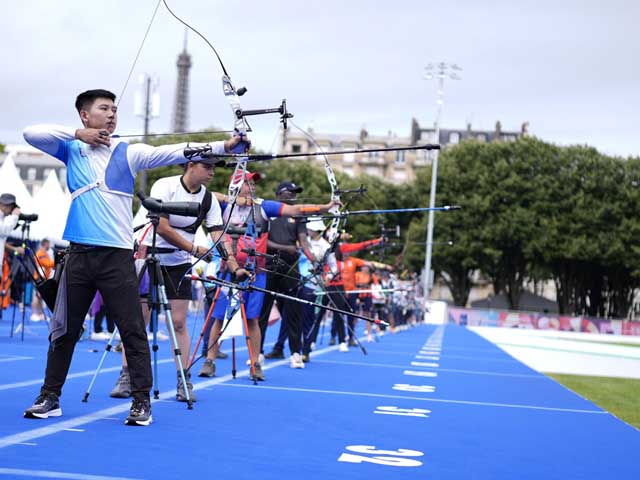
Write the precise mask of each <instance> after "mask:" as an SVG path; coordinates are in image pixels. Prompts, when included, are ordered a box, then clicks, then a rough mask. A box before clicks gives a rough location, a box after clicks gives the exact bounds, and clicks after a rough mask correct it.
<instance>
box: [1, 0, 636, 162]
mask: <svg viewBox="0 0 640 480" xmlns="http://www.w3.org/2000/svg"><path fill="white" fill-rule="evenodd" d="M156 2H157V0H135V1H132V0H128V1H124V0H103V1H101V2H98V1H87V0H57V1H55V2H52V1H49V0H46V1H45V0H20V1H11V2H9V1H5V2H3V13H2V17H3V21H2V35H3V40H2V42H1V43H0V58H2V61H3V73H2V76H1V77H0V82H1V84H0V91H1V92H2V93H1V95H2V100H3V101H2V105H1V107H0V142H2V143H16V142H22V134H21V132H22V129H23V128H24V127H25V126H26V125H29V124H32V123H41V122H47V123H59V124H65V125H78V118H77V115H76V112H75V110H74V108H73V103H74V99H75V96H76V95H77V93H79V92H80V91H83V90H86V89H89V88H106V89H109V90H112V91H114V92H115V93H116V94H120V92H121V90H122V88H123V86H124V82H125V79H126V77H127V74H128V72H129V69H130V68H131V65H132V63H133V58H134V56H135V53H136V51H137V49H138V47H139V45H140V42H141V40H142V37H143V35H144V31H145V29H146V27H147V24H148V22H149V20H150V18H151V15H152V13H153V10H154V8H155V5H156ZM169 5H170V6H171V7H172V8H173V10H174V11H175V12H176V13H177V14H178V15H179V16H182V17H183V19H185V20H186V21H187V22H188V23H190V24H191V25H192V26H194V27H195V28H197V29H199V30H200V31H201V32H202V33H203V34H204V35H205V36H206V37H207V38H208V39H209V41H210V42H211V43H213V45H214V46H215V47H216V48H217V49H218V52H219V54H220V56H221V57H222V60H223V62H225V65H226V67H227V70H228V71H229V74H230V76H231V78H232V80H233V82H234V83H235V84H236V87H240V86H246V87H247V89H248V93H247V94H246V95H245V96H244V97H243V98H242V104H243V107H244V108H263V107H273V106H276V105H278V104H279V103H280V101H281V100H282V98H286V99H287V103H288V105H289V108H290V110H291V111H292V112H293V113H294V114H295V119H294V120H295V121H296V122H297V123H298V124H299V125H300V126H302V127H305V128H306V127H307V126H309V125H313V127H314V129H315V131H316V132H320V133H342V134H357V133H358V131H359V130H360V128H361V127H363V126H364V127H366V128H367V129H368V130H369V132H370V133H372V134H386V133H387V132H388V131H389V130H391V131H393V132H395V133H397V134H398V135H401V136H406V135H408V134H409V131H410V125H411V118H412V117H415V118H417V119H418V121H419V122H420V123H421V124H423V125H425V126H428V125H432V124H433V121H434V117H435V112H436V105H435V100H436V84H435V82H434V81H433V80H425V79H424V67H425V65H427V64H428V63H435V62H440V61H445V62H450V63H456V64H458V65H460V67H462V68H463V71H462V72H461V73H460V76H461V77H462V79H461V80H459V81H448V82H447V83H446V85H445V91H446V96H445V104H444V108H443V117H442V122H441V125H442V126H443V127H448V128H461V127H464V126H465V125H466V123H468V122H470V123H472V125H473V127H474V128H478V129H493V128H494V126H495V122H496V120H500V121H501V122H502V127H503V130H519V129H520V126H521V124H522V122H524V121H528V122H530V131H531V133H532V134H534V135H536V136H538V137H540V138H542V139H544V140H547V141H551V142H555V143H558V144H562V145H567V144H576V143H579V144H589V145H592V146H594V147H596V148H598V149H599V150H600V151H602V152H604V153H608V154H615V155H622V156H629V155H633V156H637V155H640V135H639V134H638V128H639V126H640V88H639V87H640V62H639V60H638V59H639V58H640V48H639V46H640V45H639V44H640V31H639V30H638V24H640V2H635V1H630V0H609V1H607V2H602V1H594V0H567V1H563V0H536V1H532V0H519V1H507V0H487V1H484V0H468V1H465V0H457V1H454V0H449V1H432V0H413V1H407V0H394V1H391V2H383V1H364V0H349V1H345V0H341V1H338V0H317V1H315V0H305V1H302V0H279V1H272V0H248V1H244V2H228V1H227V2H223V1H218V0H180V1H179V2H178V1H177V0H169ZM183 32H184V27H183V26H182V25H180V24H179V23H178V22H177V20H175V19H173V18H172V17H171V16H170V15H169V14H168V12H167V11H166V10H164V7H161V8H160V10H159V11H158V15H157V17H156V20H155V22H154V24H153V26H152V28H151V32H150V34H149V37H148V39H147V41H146V43H145V45H144V48H143V50H142V54H141V56H140V59H139V61H138V63H137V66H136V69H135V73H134V76H133V78H132V81H131V83H130V84H129V86H128V88H127V90H126V91H125V92H124V95H123V97H122V103H121V104H120V119H119V127H118V132H119V133H121V134H127V133H140V132H141V131H142V127H143V125H142V119H140V118H138V117H136V116H135V115H134V114H133V100H134V96H135V91H136V89H137V88H138V87H137V76H138V75H139V74H140V73H142V72H147V73H150V74H152V75H156V76H158V78H159V81H160V87H159V89H160V96H161V115H160V117H159V118H157V119H154V120H153V121H152V123H151V129H152V130H153V131H155V132H168V131H170V127H171V114H172V110H173V99H174V91H175V83H176V67H175V63H176V59H177V55H178V54H179V53H180V51H181V49H182V43H183V36H184V33H183ZM188 49H189V52H190V53H191V55H192V62H193V67H192V69H191V96H190V101H191V116H190V127H191V128H192V129H201V128H205V127H208V126H211V125H217V126H222V127H225V128H228V127H230V126H231V122H232V118H231V113H230V109H229V106H228V104H227V102H226V100H225V98H224V96H223V95H222V91H221V85H220V76H221V70H220V67H219V65H218V63H217V60H216V59H215V56H214V55H213V53H212V52H211V51H210V50H209V49H208V47H207V46H206V44H205V43H204V42H203V41H202V40H201V39H199V38H196V37H195V36H194V35H190V36H189V46H188ZM252 126H253V129H254V133H253V135H252V138H253V139H254V143H255V144H256V145H257V146H258V147H260V148H262V149H270V148H271V145H272V142H273V139H274V137H275V135H276V134H277V126H278V122H277V119H276V117H263V118H260V119H256V120H254V121H253V122H252Z"/></svg>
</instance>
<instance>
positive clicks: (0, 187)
mask: <svg viewBox="0 0 640 480" xmlns="http://www.w3.org/2000/svg"><path fill="white" fill-rule="evenodd" d="M13 156H14V153H13V152H10V153H9V154H8V155H7V158H5V160H4V162H3V163H2V166H1V167H0V193H12V194H14V195H15V196H16V201H17V203H18V205H19V206H20V209H21V211H22V213H32V207H33V199H32V198H31V194H30V193H29V190H27V187H26V186H25V184H24V182H23V181H22V179H21V178H20V174H19V173H18V169H17V168H16V164H15V162H14V160H13Z"/></svg>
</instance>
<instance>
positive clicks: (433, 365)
mask: <svg viewBox="0 0 640 480" xmlns="http://www.w3.org/2000/svg"><path fill="white" fill-rule="evenodd" d="M411 366H412V367H429V368H438V367H439V366H440V365H439V364H437V363H433V362H411Z"/></svg>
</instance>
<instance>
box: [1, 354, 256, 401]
mask: <svg viewBox="0 0 640 480" xmlns="http://www.w3.org/2000/svg"><path fill="white" fill-rule="evenodd" d="M246 349H247V347H240V348H236V353H237V352H241V351H244V350H246ZM25 358H27V357H25ZM28 358H31V357H28ZM0 361H1V359H0ZM171 362H175V360H174V359H173V357H172V358H164V359H162V360H158V365H162V364H165V363H171ZM121 369H122V367H121V366H120V365H118V366H116V367H108V368H103V369H101V370H100V374H103V373H110V372H119V371H120V370H121ZM95 372H96V369H95V368H94V369H93V370H85V371H84V372H77V373H72V374H70V375H67V380H65V381H69V380H71V379H73V378H82V377H90V376H92V375H93V374H94V373H95ZM42 382H43V379H42V378H39V379H37V380H25V381H24V382H16V383H5V384H4V385H0V391H2V390H11V389H14V388H22V387H31V386H33V385H42Z"/></svg>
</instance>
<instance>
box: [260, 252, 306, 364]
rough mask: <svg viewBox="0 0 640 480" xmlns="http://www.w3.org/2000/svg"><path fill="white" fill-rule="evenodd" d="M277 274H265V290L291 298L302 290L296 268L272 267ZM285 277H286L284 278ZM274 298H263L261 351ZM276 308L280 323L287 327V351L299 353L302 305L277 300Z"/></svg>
mask: <svg viewBox="0 0 640 480" xmlns="http://www.w3.org/2000/svg"><path fill="white" fill-rule="evenodd" d="M274 269H276V270H277V272H278V273H281V274H283V275H278V274H277V273H271V272H267V287H266V289H267V290H272V291H274V292H278V293H283V294H285V295H289V296H292V297H297V296H298V292H299V291H300V289H301V288H302V287H301V285H300V274H299V273H298V269H297V268H291V267H289V266H288V265H286V264H284V263H281V264H279V265H277V266H276V267H274ZM284 275H286V276H284ZM274 300H275V298H274V297H273V296H272V295H269V294H268V293H266V294H265V296H264V303H263V304H262V311H261V312H260V320H259V325H260V331H261V333H262V345H261V350H263V347H264V337H265V334H266V331H267V325H268V323H269V314H270V313H271V307H272V306H273V302H274ZM278 308H279V310H280V314H281V316H282V319H281V321H284V322H285V325H286V326H287V335H288V337H289V349H290V350H291V353H292V354H293V353H296V352H297V353H300V352H301V350H302V323H303V319H302V305H301V304H300V303H299V302H296V301H294V300H287V299H282V298H279V299H278Z"/></svg>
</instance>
